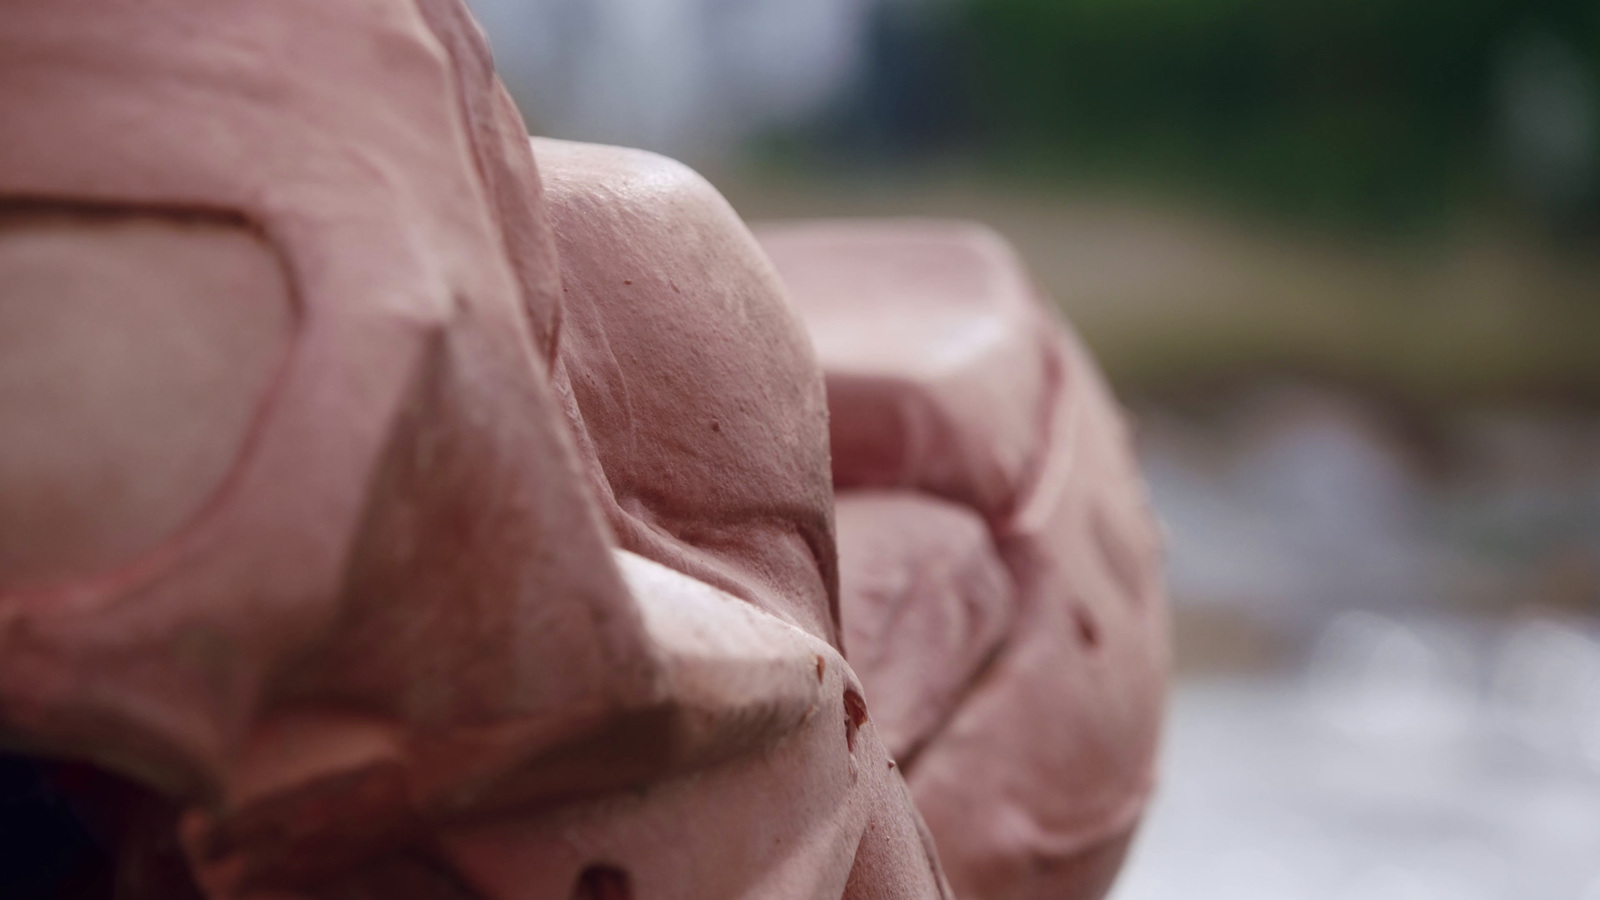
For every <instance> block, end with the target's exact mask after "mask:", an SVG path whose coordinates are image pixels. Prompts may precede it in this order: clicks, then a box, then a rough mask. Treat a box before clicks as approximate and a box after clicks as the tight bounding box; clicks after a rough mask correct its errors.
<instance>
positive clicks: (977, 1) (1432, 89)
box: [957, 0, 1600, 221]
mask: <svg viewBox="0 0 1600 900" xmlns="http://www.w3.org/2000/svg"><path fill="white" fill-rule="evenodd" d="M957 27H958V29H959V31H960V33H961V35H962V37H963V42H964V43H965V44H966V45H967V48H968V52H967V64H966V67H967V70H968V76H969V81H968V83H967V85H966V91H967V94H966V97H965V98H964V100H965V104H966V105H968V106H970V108H971V109H972V110H973V111H974V112H975V114H976V116H977V119H978V122H979V123H980V125H981V127H982V129H983V134H984V136H985V138H986V141H987V142H988V143H989V144H990V146H998V147H999V148H1003V149H1004V150H1006V151H1007V152H1013V153H1017V154H1020V155H1024V156H1027V155H1033V156H1035V157H1038V156H1049V157H1051V158H1055V159H1057V160H1059V161H1060V162H1061V163H1062V164H1063V165H1068V164H1070V165H1073V166H1076V167H1078V168H1082V167H1083V166H1084V165H1089V166H1091V167H1097V168H1099V169H1102V170H1111V171H1120V172H1132V173H1134V174H1150V173H1157V174H1163V175H1169V176H1172V175H1175V176H1178V177H1181V178H1186V179H1190V180H1194V181H1197V182H1199V183H1204V184H1211V185H1223V186H1225V188H1226V189H1228V190H1231V191H1234V192H1236V193H1244V194H1245V195H1247V196H1251V197H1254V198H1256V199H1258V200H1261V201H1264V202H1266V203H1268V204H1270V205H1273V206H1277V207H1280V208H1287V209H1288V210H1290V211H1295V212H1304V213H1310V214H1313V215H1316V216H1320V217H1324V218H1336V219H1351V220H1368V221H1370V220H1389V221H1404V220H1406V219H1408V218H1412V217H1415V216H1417V215H1419V214H1426V213H1428V212H1430V211H1437V210H1438V209H1440V208H1442V207H1443V206H1445V205H1447V204H1448V203H1449V202H1450V201H1452V200H1454V199H1459V198H1460V197H1461V196H1462V195H1463V194H1464V193H1469V192H1473V191H1479V190H1484V189H1491V188H1492V186H1493V181H1494V178H1493V173H1494V172H1495V171H1496V166H1497V165H1498V162H1497V159H1496V153H1497V152H1498V151H1497V143H1496V142H1497V134H1496V131H1495V129H1496V127H1497V118H1496V117H1497V93H1496V92H1497V90H1498V84H1497V79H1498V78H1499V77H1500V74H1501V73H1500V66H1501V62H1502V60H1503V59H1504V57H1505V53H1506V50H1507V48H1508V47H1509V46H1510V45H1511V43H1512V42H1513V41H1514V40H1515V39H1516V37H1517V36H1518V35H1519V34H1524V33H1527V32H1529V31H1530V30H1539V31H1542V32H1545V33H1553V34H1557V35H1559V36H1560V37H1561V38H1562V40H1563V41H1565V42H1566V43H1567V44H1569V45H1570V46H1571V47H1572V49H1573V50H1574V51H1575V52H1576V53H1577V54H1578V55H1580V56H1581V57H1582V58H1583V59H1584V61H1585V64H1586V65H1587V71H1588V74H1589V76H1590V78H1591V87H1593V88H1595V89H1596V90H1593V91H1592V92H1591V96H1600V81H1596V79H1595V76H1596V73H1597V66H1596V63H1597V62H1600V2H1594V0H961V12H960V16H959V25H958V26H957ZM1595 112H1596V113H1597V115H1600V109H1597V110H1596V111H1595Z"/></svg>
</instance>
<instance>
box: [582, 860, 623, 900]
mask: <svg viewBox="0 0 1600 900" xmlns="http://www.w3.org/2000/svg"><path fill="white" fill-rule="evenodd" d="M632 898H633V888H632V886H631V885H630V884H629V883H628V873H627V872H624V871H622V870H621V869H619V868H617V867H616V866H608V865H598V864H597V865H592V866H589V867H588V868H586V869H584V870H583V872H582V873H581V874H579V875H578V883H577V884H576V885H574V886H573V888H572V900H632Z"/></svg>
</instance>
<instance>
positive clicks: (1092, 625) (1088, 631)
mask: <svg viewBox="0 0 1600 900" xmlns="http://www.w3.org/2000/svg"><path fill="white" fill-rule="evenodd" d="M1072 621H1073V623H1074V624H1075V625H1077V627H1078V641H1079V642H1080V643H1082V644H1083V646H1085V647H1088V648H1089V649H1090V650H1093V649H1096V648H1097V647H1099V646H1100V624H1099V623H1098V622H1096V621H1095V620H1094V616H1092V615H1090V613H1089V611H1088V610H1087V609H1084V608H1083V607H1081V606H1075V607H1073V609H1072Z"/></svg>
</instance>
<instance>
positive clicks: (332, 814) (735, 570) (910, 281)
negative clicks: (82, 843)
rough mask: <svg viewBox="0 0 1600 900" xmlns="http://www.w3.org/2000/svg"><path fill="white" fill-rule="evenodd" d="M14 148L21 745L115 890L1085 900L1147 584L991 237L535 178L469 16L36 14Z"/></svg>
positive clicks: (548, 150)
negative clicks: (764, 213) (784, 223)
mask: <svg viewBox="0 0 1600 900" xmlns="http://www.w3.org/2000/svg"><path fill="white" fill-rule="evenodd" d="M0 133H4V134H5V135H6V136H7V137H6V139H5V140H4V141H0V744H4V745H5V746H8V747H13V748H16V749H18V750H20V751H22V752H24V753H26V754H27V755H28V757H29V758H30V759H32V760H35V761H36V763H35V764H37V765H39V766H41V767H42V768H43V769H44V770H45V771H47V772H48V773H49V777H50V778H51V779H52V780H53V783H54V784H56V785H57V787H58V789H59V790H60V792H61V794H62V795H63V796H65V797H67V798H69V799H70V800H71V802H72V803H73V804H74V805H75V808H76V809H78V811H79V813H80V815H82V816H83V818H84V819H85V821H86V822H88V823H89V824H90V827H92V828H93V829H96V830H97V831H98V832H99V833H101V834H102V835H103V837H104V840H105V841H106V843H107V844H108V845H112V846H114V847H115V852H114V860H115V862H114V864H113V865H112V866H111V868H110V869H109V870H108V871H107V872H105V873H103V874H104V877H103V878H102V879H101V880H100V881H93V880H92V879H88V878H85V879H80V880H81V881H83V884H81V885H79V886H78V887H80V888H82V890H84V891H87V892H88V893H87V894H86V895H92V896H115V897H118V898H146V897H149V898H157V897H159V898H173V897H179V898H181V897H186V896H187V897H206V898H212V900H223V898H227V900H235V898H238V900H243V898H250V900H287V898H318V900H323V898H327V900H332V898H366V897H373V898H376V897H383V898H399V900H407V898H417V900H423V898H427V900H431V898H452V897H461V898H466V897H482V898H495V900H510V898H547V897H548V898H597V900H599V898H606V900H611V898H626V897H639V898H641V900H642V898H672V897H683V898H701V900H704V898H721V897H751V898H779V900H800V898H808V900H809V898H817V900H834V898H863V900H864V898H896V897H904V898H919V900H925V898H934V897H948V896H951V893H950V887H951V886H953V887H954V889H955V895H956V896H960V897H962V898H968V900H977V898H985V900H988V898H1012V897H1016V898H1024V897H1026V898H1032V897H1041V898H1042V897H1092V896H1096V895H1098V894H1099V893H1101V892H1103V891H1104V889H1105V887H1106V885H1107V884H1108V883H1109V880H1110V877H1111V875H1112V873H1113V872H1114V870H1115V868H1116V866H1117V863H1118V861H1119V860H1120V856H1121V853H1122V850H1123V848H1124V847H1125V845H1126V841H1127V839H1128V836H1129V834H1130V833H1131V831H1132V828H1133V826H1134V822H1135V820H1136V817H1137V814H1138V811H1139V809H1140V806H1141V804H1142V801H1143V799H1144V796H1145V794H1146V792H1147V790H1148V782H1149V771H1150V765H1151V753H1152V749H1153V746H1154V741H1155V736H1156V726H1157V721H1158V718H1159V713H1160V698H1161V693H1162V686H1161V673H1162V669H1163V658H1162V654H1163V652H1164V651H1163V647H1164V634H1163V628H1164V625H1163V613H1162V610H1161V598H1160V585H1159V579H1158V577H1157V570H1158V565H1157V555H1158V554H1157V551H1156V549H1155V546H1154V544H1153V540H1152V536H1151V530H1150V525H1149V520H1148V516H1147V514H1146V512H1145V511H1144V508H1143V505H1142V503H1143V501H1142V499H1141V494H1140V489H1139V486H1138V481H1137V476H1136V474H1135V472H1134V471H1133V469H1132V467H1131V464H1130V462H1129V458H1130V457H1129V453H1128V449H1127V447H1126V445H1125V439H1124V436H1123V432H1122V430H1121V425H1120V423H1119V420H1118V418H1117V414H1116V412H1115V410H1114V406H1113V404H1112V403H1111V401H1110V400H1109V398H1108V396H1107V394H1106V392H1105V390H1104V388H1103V387H1102V386H1101V384H1100V382H1099V381H1098V378H1097V376H1095V375H1094V373H1093V371H1092V370H1091V369H1090V368H1089V366H1088V364H1087V362H1086V358H1085V356H1084V355H1083V353H1082V352H1081V351H1080V350H1078V349H1077V348H1076V347H1075V345H1074V344H1072V342H1071V340H1070V338H1068V337H1066V336H1065V335H1064V334H1063V333H1062V332H1061V330H1060V328H1059V326H1057V325H1056V324H1055V323H1054V321H1053V320H1052V319H1050V318H1049V316H1048V315H1046V314H1045V313H1044V311H1043V307H1042V306H1041V305H1040V304H1039V303H1038V302H1037V300H1036V299H1035V297H1034V295H1033V292H1032V291H1031V289H1030V288H1029V287H1028V285H1027V282H1026V279H1025V277H1024V276H1023V275H1022V272H1021V269H1020V267H1019V266H1018V265H1017V264H1016V262H1015V261H1014V260H1012V259H1011V258H1010V257H1009V256H1008V255H1007V252H1006V251H1005V249H1004V247H1003V246H1002V245H1001V244H1000V243H999V242H998V241H997V240H996V239H994V238H993V237H990V236H988V235H986V234H984V233H982V232H977V231H973V230H970V229H967V228H964V227H960V226H943V225H920V224H901V225H894V224H880V225H871V226H840V225H833V226H830V225H804V226H790V227H784V228H778V229H775V230H773V231H770V232H767V233H766V234H765V237H764V246H765V250H763V245H762V244H758V243H757V241H756V239H755V238H754V237H752V236H751V234H750V233H749V231H748V230H746V228H745V227H744V226H743V225H742V223H741V222H740V221H739V219H738V217H737V216H736V215H735V214H734V212H733V211H732V210H731V209H730V208H729V207H728V206H727V204H726V203H725V202H724V201H723V200H722V199H721V197H720V196H719V195H718V194H717V193H716V191H715V190H714V189H712V188H711V187H710V186H709V185H708V184H707V183H706V182H704V181H703V180H702V179H700V178H699V177H698V176H695V175H694V174H693V173H692V172H690V171H688V170H687V169H685V168H684V167H682V166H680V165H678V164H676V163H672V162H669V161H666V160H663V159H661V158H659V157H655V156H652V155H650V154H645V153H638V152H634V151H625V150H615V149H609V148H598V147H586V146H580V145H571V144H563V143H560V142H546V141H535V142H534V143H533V145H532V147H531V148H530V145H529V142H528V140H527V138H526V136H525V134H524V130H523V126H522V123H521V121H520V119H519V118H518V116H517V114H516V112H515V110H514V108H513V107H512V106H511V104H510V102H509V100H508V99H507V98H506V95H505V93H504V91H503V90H502V89H501V88H500V86H499V84H498V82H497V81H496V80H495V77H494V74H493V71H492V68H491V66H490V63H489V60H488V55H487V52H486V51H485V48H484V44H483V41H482V38H481V36H480V35H479V34H478V32H477V29H476V26H475V25H474V24H473V23H472V22H471V20H470V18H469V17H468V15H467V13H466V11H465V9H464V7H462V6H461V5H460V4H459V3H458V2H457V0H281V2H277V3H272V4H262V3H252V4H243V3H218V2H214V0H144V2H139V3H133V2H129V0H81V2H76V3H71V4H65V3H60V2H57V0H12V2H10V3H8V4H7V5H6V7H5V9H4V10H3V11H0ZM536 159H537V166H536V164H535V160H536ZM769 254H770V256H771V260H770V261H769ZM774 262H775V263H776V267H774V265H773V263H774ZM780 273H781V277H782V279H783V282H780ZM785 283H786V284H787V288H786V286H785ZM791 295H792V296H793V298H794V300H795V301H796V305H795V307H791V305H790V303H789V301H788V299H786V298H787V297H788V296H791ZM797 308H798V310H799V313H798V314H797V312H796V309H797ZM802 318H803V319H804V321H803V322H802ZM807 330H809V331H810V333H811V338H812V340H811V341H808V340H807V334H806V332H807ZM813 342H814V343H815V345H816V347H817V350H816V352H815V353H814V352H813V349H812V343H813ZM819 362H820V365H819ZM824 378H826V385H827V387H826V394H825V391H824ZM830 414H831V422H832V425H831V429H830V426H829V421H830ZM830 438H831V441H832V445H833V448H834V449H833V457H832V459H833V465H832V471H831V473H830V466H829V458H830V457H829V441H830ZM836 486H837V488H838V489H839V493H838V495H837V498H836V495H835V490H834V489H835V487H836ZM836 509H837V522H838V526H837V534H836V530H835V528H836V526H835V516H836V512H835V510H836ZM836 546H837V548H838V549H837V550H836V549H835V548H836ZM841 647H842V649H841ZM842 650H845V651H848V654H849V657H848V658H849V659H850V660H851V661H852V662H850V663H847V662H846V656H845V655H844V654H843V652H842ZM852 665H854V666H855V669H852ZM857 672H859V673H860V674H859V677H858V675H857ZM902 772H904V776H903V775H902ZM908 784H909V790H908V789H907V786H908ZM913 798H914V799H915V806H914V805H913ZM918 808H920V809H921V810H922V814H923V815H924V816H926V818H927V822H928V824H927V826H926V827H924V826H923V825H922V819H921V818H920V817H919V815H918V812H917V809H918ZM935 845H937V853H936V852H935V849H934V848H935ZM941 856H942V857H943V859H944V860H945V863H944V871H945V872H948V874H949V876H950V877H949V886H947V884H946V881H945V878H944V875H943V874H941V868H940V864H939V862H938V861H937V859H938V857H941ZM83 885H87V887H84V886H83Z"/></svg>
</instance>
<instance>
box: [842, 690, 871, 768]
mask: <svg viewBox="0 0 1600 900" xmlns="http://www.w3.org/2000/svg"><path fill="white" fill-rule="evenodd" d="M865 724H867V701H866V699H865V698H863V697H862V696H861V695H860V694H859V693H857V692H855V691H850V690H847V691H845V692H844V741H845V746H846V747H847V748H848V749H849V750H850V752H851V753H854V752H855V751H856V732H857V731H859V730H860V729H861V726H863V725H865Z"/></svg>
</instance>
